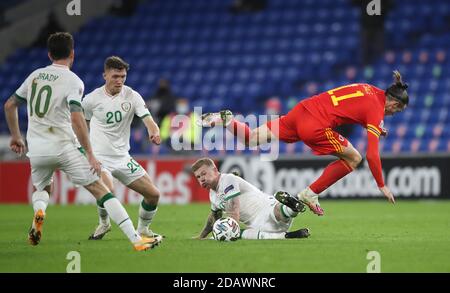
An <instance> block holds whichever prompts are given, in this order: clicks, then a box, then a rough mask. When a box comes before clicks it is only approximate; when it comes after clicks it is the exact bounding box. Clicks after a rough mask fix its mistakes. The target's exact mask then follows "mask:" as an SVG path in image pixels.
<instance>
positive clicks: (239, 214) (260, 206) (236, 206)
mask: <svg viewBox="0 0 450 293" xmlns="http://www.w3.org/2000/svg"><path fill="white" fill-rule="evenodd" d="M192 172H193V173H194V175H195V178H197V180H198V182H199V184H200V185H201V186H202V187H203V188H206V189H208V190H209V200H210V201H211V213H210V215H209V216H208V220H207V222H206V225H205V227H204V228H203V230H202V231H201V232H200V235H199V236H197V238H198V239H204V238H206V237H207V236H208V234H209V233H210V232H211V231H212V227H213V225H214V222H215V221H216V220H218V219H220V218H221V217H222V212H226V213H227V215H228V216H229V217H232V218H233V219H235V220H236V221H238V222H240V223H243V224H245V225H246V226H247V228H246V229H243V230H241V231H242V232H241V238H242V239H285V238H307V237H308V236H309V235H310V234H309V229H307V228H303V229H299V230H296V231H292V232H287V231H288V230H289V228H290V226H291V224H292V220H293V219H294V218H295V217H296V216H297V215H298V213H299V212H304V211H305V206H304V205H303V204H302V203H301V202H300V201H299V200H298V199H297V198H295V197H292V196H290V195H289V194H288V193H286V192H283V191H279V192H277V193H276V194H275V197H274V196H271V195H268V194H265V193H263V192H262V191H261V190H259V189H258V188H256V187H255V186H253V185H252V184H250V183H248V182H247V181H245V180H244V179H242V178H241V177H239V176H236V175H234V174H224V173H219V171H218V170H217V167H216V165H215V164H214V162H213V161H212V160H211V159H210V158H201V159H199V160H197V161H196V162H195V163H194V164H193V165H192ZM277 200H278V201H280V202H283V203H284V204H282V203H280V202H277ZM287 203H289V206H291V207H288V206H287Z"/></svg>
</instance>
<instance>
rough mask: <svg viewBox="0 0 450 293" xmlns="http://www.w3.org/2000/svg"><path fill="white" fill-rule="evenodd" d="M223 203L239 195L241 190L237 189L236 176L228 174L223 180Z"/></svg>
mask: <svg viewBox="0 0 450 293" xmlns="http://www.w3.org/2000/svg"><path fill="white" fill-rule="evenodd" d="M223 183H224V186H225V188H224V191H223V192H224V201H228V200H230V199H232V198H234V197H236V196H239V195H240V194H241V190H240V188H239V181H238V180H237V178H236V176H234V175H231V174H228V175H227V176H226V177H225V178H224V182H223Z"/></svg>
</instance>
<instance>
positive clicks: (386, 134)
mask: <svg viewBox="0 0 450 293" xmlns="http://www.w3.org/2000/svg"><path fill="white" fill-rule="evenodd" d="M388 133H389V132H388V130H387V129H386V128H381V136H384V137H387V136H388Z"/></svg>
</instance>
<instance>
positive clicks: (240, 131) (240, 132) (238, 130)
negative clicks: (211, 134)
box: [227, 119, 250, 146]
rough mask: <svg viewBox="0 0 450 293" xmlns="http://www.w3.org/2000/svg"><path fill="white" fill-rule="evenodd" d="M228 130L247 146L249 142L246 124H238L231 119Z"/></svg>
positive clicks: (248, 130)
mask: <svg viewBox="0 0 450 293" xmlns="http://www.w3.org/2000/svg"><path fill="white" fill-rule="evenodd" d="M227 129H228V130H230V131H231V133H233V135H234V136H236V137H237V138H238V139H239V140H240V141H242V142H244V143H245V145H246V146H247V145H248V144H249V141H250V128H249V127H248V126H247V124H245V123H243V122H239V121H237V120H236V119H232V120H231V123H230V124H229V125H228V127H227Z"/></svg>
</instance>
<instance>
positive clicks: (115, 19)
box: [0, 0, 450, 271]
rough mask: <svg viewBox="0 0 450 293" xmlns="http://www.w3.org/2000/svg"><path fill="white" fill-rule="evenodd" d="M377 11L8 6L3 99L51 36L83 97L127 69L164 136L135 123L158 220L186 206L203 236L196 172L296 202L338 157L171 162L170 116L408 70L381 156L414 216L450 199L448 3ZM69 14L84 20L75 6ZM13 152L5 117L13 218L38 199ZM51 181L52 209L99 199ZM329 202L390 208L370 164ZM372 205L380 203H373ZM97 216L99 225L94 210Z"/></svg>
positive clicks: (2, 183) (4, 169) (2, 128)
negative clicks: (68, 45) (65, 37)
mask: <svg viewBox="0 0 450 293" xmlns="http://www.w3.org/2000/svg"><path fill="white" fill-rule="evenodd" d="M369 2H370V1H352V0H338V1H337V0H318V1H314V0H304V1H303V0H298V1H297V0H283V1H282V0H266V1H258V0H253V1H252V0H247V1H245V0H243V1H232V0H229V1H228V0H209V1H206V0H183V1H175V0H164V1H161V0H149V1H112V0H111V1H108V0H105V1H101V2H98V3H97V2H95V3H94V2H93V1H83V0H81V1H62V0H61V1H57V0H56V1H55V0H45V1H43V0H39V1H36V0H29V1H25V0H22V1H20V0H19V1H2V2H1V4H0V9H1V14H0V39H2V45H1V51H0V85H1V86H0V101H1V103H0V110H1V112H2V113H3V104H4V102H5V101H6V99H7V98H8V97H9V96H10V95H11V94H12V93H14V91H15V90H16V89H17V88H18V86H19V85H20V84H21V82H22V81H23V80H24V79H25V78H26V76H27V75H28V74H29V73H30V72H31V71H32V70H34V69H35V68H37V67H41V66H46V65H47V64H49V60H48V58H47V52H46V48H45V39H46V38H47V36H48V34H49V33H51V32H54V31H70V32H72V33H73V35H74V39H75V54H76V56H75V63H74V66H73V71H74V72H75V73H76V74H78V76H79V77H80V78H81V79H82V80H83V81H84V83H85V93H88V92H90V91H92V90H93V89H95V88H97V87H99V86H101V85H102V84H103V79H102V70H103V61H104V59H105V58H106V57H108V56H110V55H118V56H121V57H122V58H123V59H124V60H126V61H127V62H128V63H130V64H131V69H130V71H129V73H128V78H127V81H126V84H127V85H129V86H131V87H132V88H134V89H135V90H137V91H138V92H139V93H140V94H141V95H142V96H143V97H144V99H145V100H146V102H147V103H148V105H149V108H150V110H151V111H152V113H153V116H154V117H155V119H157V120H158V123H159V125H160V127H161V131H162V136H163V138H165V141H164V142H163V143H162V145H161V146H159V147H157V146H154V145H151V144H150V143H149V142H148V140H147V139H146V132H145V128H144V126H143V124H142V123H140V122H139V121H135V122H136V123H133V128H132V134H131V153H132V154H133V155H134V156H136V157H137V158H139V162H140V163H141V164H142V165H143V166H144V167H145V168H146V169H147V171H148V172H149V174H150V175H151V177H152V178H153V179H154V181H155V182H156V185H157V186H158V187H159V188H160V190H161V194H162V196H161V204H162V205H161V211H163V210H164V209H165V207H167V209H172V208H174V207H172V205H182V206H181V207H183V206H185V208H186V209H189V205H190V204H191V203H194V206H195V203H201V204H203V205H204V211H205V212H204V214H203V215H201V218H202V220H201V221H200V222H199V223H197V224H198V228H195V229H197V230H198V229H200V228H201V225H203V218H206V214H207V211H208V208H207V204H206V202H207V200H208V195H207V193H206V192H205V191H203V190H201V189H200V188H199V186H198V185H197V184H196V182H195V180H194V178H193V177H192V176H191V174H190V172H189V165H190V164H191V163H192V162H193V161H194V160H195V159H196V158H198V157H200V156H211V157H214V158H215V159H216V160H217V162H218V163H219V165H220V167H221V170H222V171H224V172H227V171H230V170H236V169H237V170H240V172H241V173H242V174H243V176H244V177H245V178H246V179H247V180H249V181H250V182H252V183H254V184H255V185H257V186H258V187H260V188H261V189H262V190H264V191H265V192H267V193H272V192H274V191H275V190H278V189H285V190H287V191H290V192H292V193H296V192H298V191H299V190H301V189H303V188H304V187H306V186H307V185H308V184H309V183H310V182H311V180H313V178H316V177H317V174H319V172H320V171H321V170H322V168H323V167H324V166H325V165H326V164H327V163H328V162H329V161H330V158H317V157H313V156H312V155H311V152H310V150H309V149H308V148H307V147H305V146H304V145H303V144H302V143H296V144H284V143H281V144H280V149H279V151H280V159H279V160H276V161H272V162H266V161H262V160H261V159H260V156H259V155H260V153H261V152H262V151H260V150H236V149H232V150H223V149H220V147H219V149H212V150H206V149H204V148H203V149H201V150H183V151H174V150H173V148H172V146H171V134H173V132H174V131H177V129H176V128H175V127H172V128H171V127H170V122H171V119H172V117H173V115H175V114H186V115H190V116H189V117H190V118H189V119H187V120H186V121H185V122H186V123H189V122H190V121H191V120H192V119H195V113H194V114H192V112H191V111H192V110H193V109H194V107H201V110H202V111H203V112H209V111H217V110H219V109H224V108H227V109H230V110H232V111H234V112H235V113H240V114H243V115H248V114H282V113H286V112H287V111H289V109H290V108H292V107H293V106H294V105H295V104H296V103H297V102H298V101H300V100H302V99H303V98H306V97H309V96H311V95H314V94H316V93H320V92H322V91H325V90H328V89H331V88H334V87H338V86H341V85H344V84H348V83H352V82H367V83H371V84H374V85H376V86H378V87H380V88H386V87H387V86H388V85H389V84H390V82H391V80H392V71H393V70H395V69H398V70H399V71H400V72H401V73H402V75H403V78H404V80H406V82H408V84H409V85H410V87H409V94H410V106H409V107H408V109H407V110H406V111H405V112H404V113H401V114H398V115H396V116H394V117H388V118H386V119H385V127H386V128H387V129H388V130H389V135H388V136H387V137H386V138H383V139H382V140H381V145H380V152H381V156H382V161H383V171H384V174H385V178H386V182H387V185H388V186H389V187H390V188H391V189H392V191H393V192H394V194H395V195H396V197H397V198H398V199H400V202H402V201H401V200H402V199H421V200H420V201H418V202H415V203H414V204H417V206H416V207H417V208H418V210H421V209H422V208H423V207H424V206H425V207H429V204H436V205H439V206H441V207H442V206H446V207H448V203H447V201H434V200H441V199H446V198H447V199H448V198H449V197H450V186H449V183H448V180H447V178H449V176H450V174H449V170H448V166H450V155H449V153H450V130H449V127H448V126H449V125H450V114H449V110H450V71H449V65H450V64H449V63H450V61H449V60H450V3H449V2H448V1H445V0H434V1H427V2H425V1H419V0H408V1H407V0H396V1H381V16H368V15H367V14H366V7H367V4H369ZM375 2H376V1H375ZM71 3H72V4H73V3H80V4H81V6H80V7H79V8H81V9H80V10H79V12H80V13H81V15H73V16H69V15H68V14H67V13H68V12H67V9H68V8H67V5H68V4H71ZM72 8H74V9H75V10H74V12H77V11H76V10H77V7H76V6H73V7H72ZM161 79H164V80H166V81H168V83H169V87H170V91H168V90H167V87H161V84H163V83H164V82H161ZM166 84H167V82H166ZM158 108H159V111H155V109H158ZM167 109H168V110H167ZM19 119H20V123H21V130H22V131H23V133H24V134H25V132H26V121H27V115H26V108H25V107H21V108H20V110H19ZM340 131H341V132H342V133H343V134H344V135H345V136H346V137H347V138H348V139H349V140H350V141H351V142H352V143H353V145H355V147H356V148H357V149H358V150H360V151H361V153H362V154H364V153H365V147H366V131H365V130H364V129H362V128H361V127H359V126H355V127H346V128H343V129H340ZM184 137H185V139H187V140H188V141H189V142H188V146H191V145H198V143H199V142H201V141H202V140H204V139H205V137H207V138H208V139H211V137H214V138H215V139H214V140H213V141H214V142H222V143H223V144H225V143H226V142H227V140H229V139H230V138H227V137H222V136H221V133H217V132H216V133H210V132H208V131H205V130H203V131H201V130H199V129H197V128H195V127H192V128H190V127H187V128H186V131H185V132H184ZM231 140H233V139H231ZM8 143H9V134H8V130H7V126H6V121H5V117H4V114H2V115H0V158H1V161H0V203H1V204H2V207H3V208H5V209H8V207H9V205H7V204H24V203H28V202H29V198H30V196H31V182H30V177H29V173H30V170H29V164H28V161H27V160H26V159H25V158H17V157H16V156H15V155H14V154H13V153H12V152H10V151H9V147H8ZM219 145H220V143H219ZM55 183H56V189H55V194H54V195H53V197H52V199H51V201H52V202H53V203H57V204H61V205H65V204H71V203H77V204H85V203H93V202H94V200H93V198H91V197H90V196H89V195H88V194H87V192H86V191H85V190H83V189H82V188H76V187H75V186H73V185H72V184H71V183H70V182H69V181H68V179H67V178H66V177H65V175H64V174H60V173H57V174H56V176H55ZM116 195H117V196H118V197H119V198H120V199H121V200H122V201H123V202H124V203H130V204H135V203H138V202H139V196H137V195H136V194H134V193H133V192H130V191H128V190H127V189H125V188H123V187H122V186H121V185H119V184H116ZM324 197H326V198H327V199H325V200H324V201H323V202H324V203H325V209H326V210H327V208H326V203H327V202H330V205H335V204H338V203H336V202H334V199H349V198H351V199H354V198H357V199H363V198H364V199H378V198H379V199H380V200H383V199H382V198H381V197H382V195H381V194H380V193H379V192H378V190H377V188H376V185H375V182H374V180H373V179H372V178H371V175H370V171H369V169H368V167H367V165H366V164H363V166H361V167H360V168H359V169H358V170H357V171H356V172H354V173H352V174H350V175H349V176H347V177H346V178H345V179H343V180H341V181H340V182H338V183H337V184H336V185H335V186H333V187H332V188H331V189H330V190H329V191H328V192H326V193H325V194H324ZM328 198H330V199H333V201H329V200H328ZM422 199H423V200H422ZM365 202H366V201H364V202H361V201H350V200H346V201H344V203H343V204H345V205H346V206H348V209H344V210H345V213H351V212H352V207H353V208H354V209H358V208H357V207H360V205H361V204H366V203H365ZM380 203H381V201H380ZM380 203H376V206H378V205H379V204H380ZM370 204H372V201H367V205H368V206H370ZM383 204H384V202H383ZM386 204H387V203H386ZM405 204H406V203H405ZM11 207H13V206H11ZM14 207H15V205H14ZM27 208H28V209H27V211H29V210H30V208H29V207H27ZM177 208H178V207H175V209H177ZM24 210H25V209H24ZM435 210H436V211H440V209H435ZM444 211H445V209H444ZM91 212H92V214H93V215H94V216H95V211H94V209H91ZM130 214H131V212H130ZM446 214H447V215H448V209H447V213H446ZM446 214H439V215H441V216H443V218H442V219H441V220H440V221H441V222H439V224H442V225H444V227H447V232H445V233H447V235H448V226H449V225H450V221H449V218H448V216H446ZM94 216H92V217H91V218H92V219H93V222H94V223H92V225H94V224H95V217H94ZM394 216H395V214H394ZM160 217H161V218H162V217H163V216H162V215H161V216H160ZM160 217H157V218H156V219H155V223H157V222H158V219H159V218H160ZM380 217H382V215H381V216H380ZM161 221H163V219H161ZM442 221H443V222H442ZM430 224H435V223H433V222H431V223H430ZM318 229H320V228H319V227H318ZM195 232H196V230H194V231H190V233H188V234H189V235H192V234H195ZM443 233H444V232H443ZM447 255H448V254H447ZM405 268H407V266H405ZM3 269H4V267H3ZM433 269H437V270H444V271H445V270H446V271H450V268H449V267H448V265H447V266H445V265H443V266H436V267H429V268H428V270H431V271H433ZM167 270H170V269H167ZM174 270H176V268H175V269H174ZM198 270H200V271H205V270H206V269H205V268H204V267H200V268H199V269H198ZM241 270H244V271H245V267H244V268H242V269H241ZM250 270H251V269H250ZM289 270H290V269H289ZM293 270H295V268H294V269H293ZM349 270H353V268H351V267H350V268H349ZM400 270H401V269H400ZM406 270H407V269H406ZM418 270H419V271H420V269H418ZM425 270H427V269H425Z"/></svg>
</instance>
